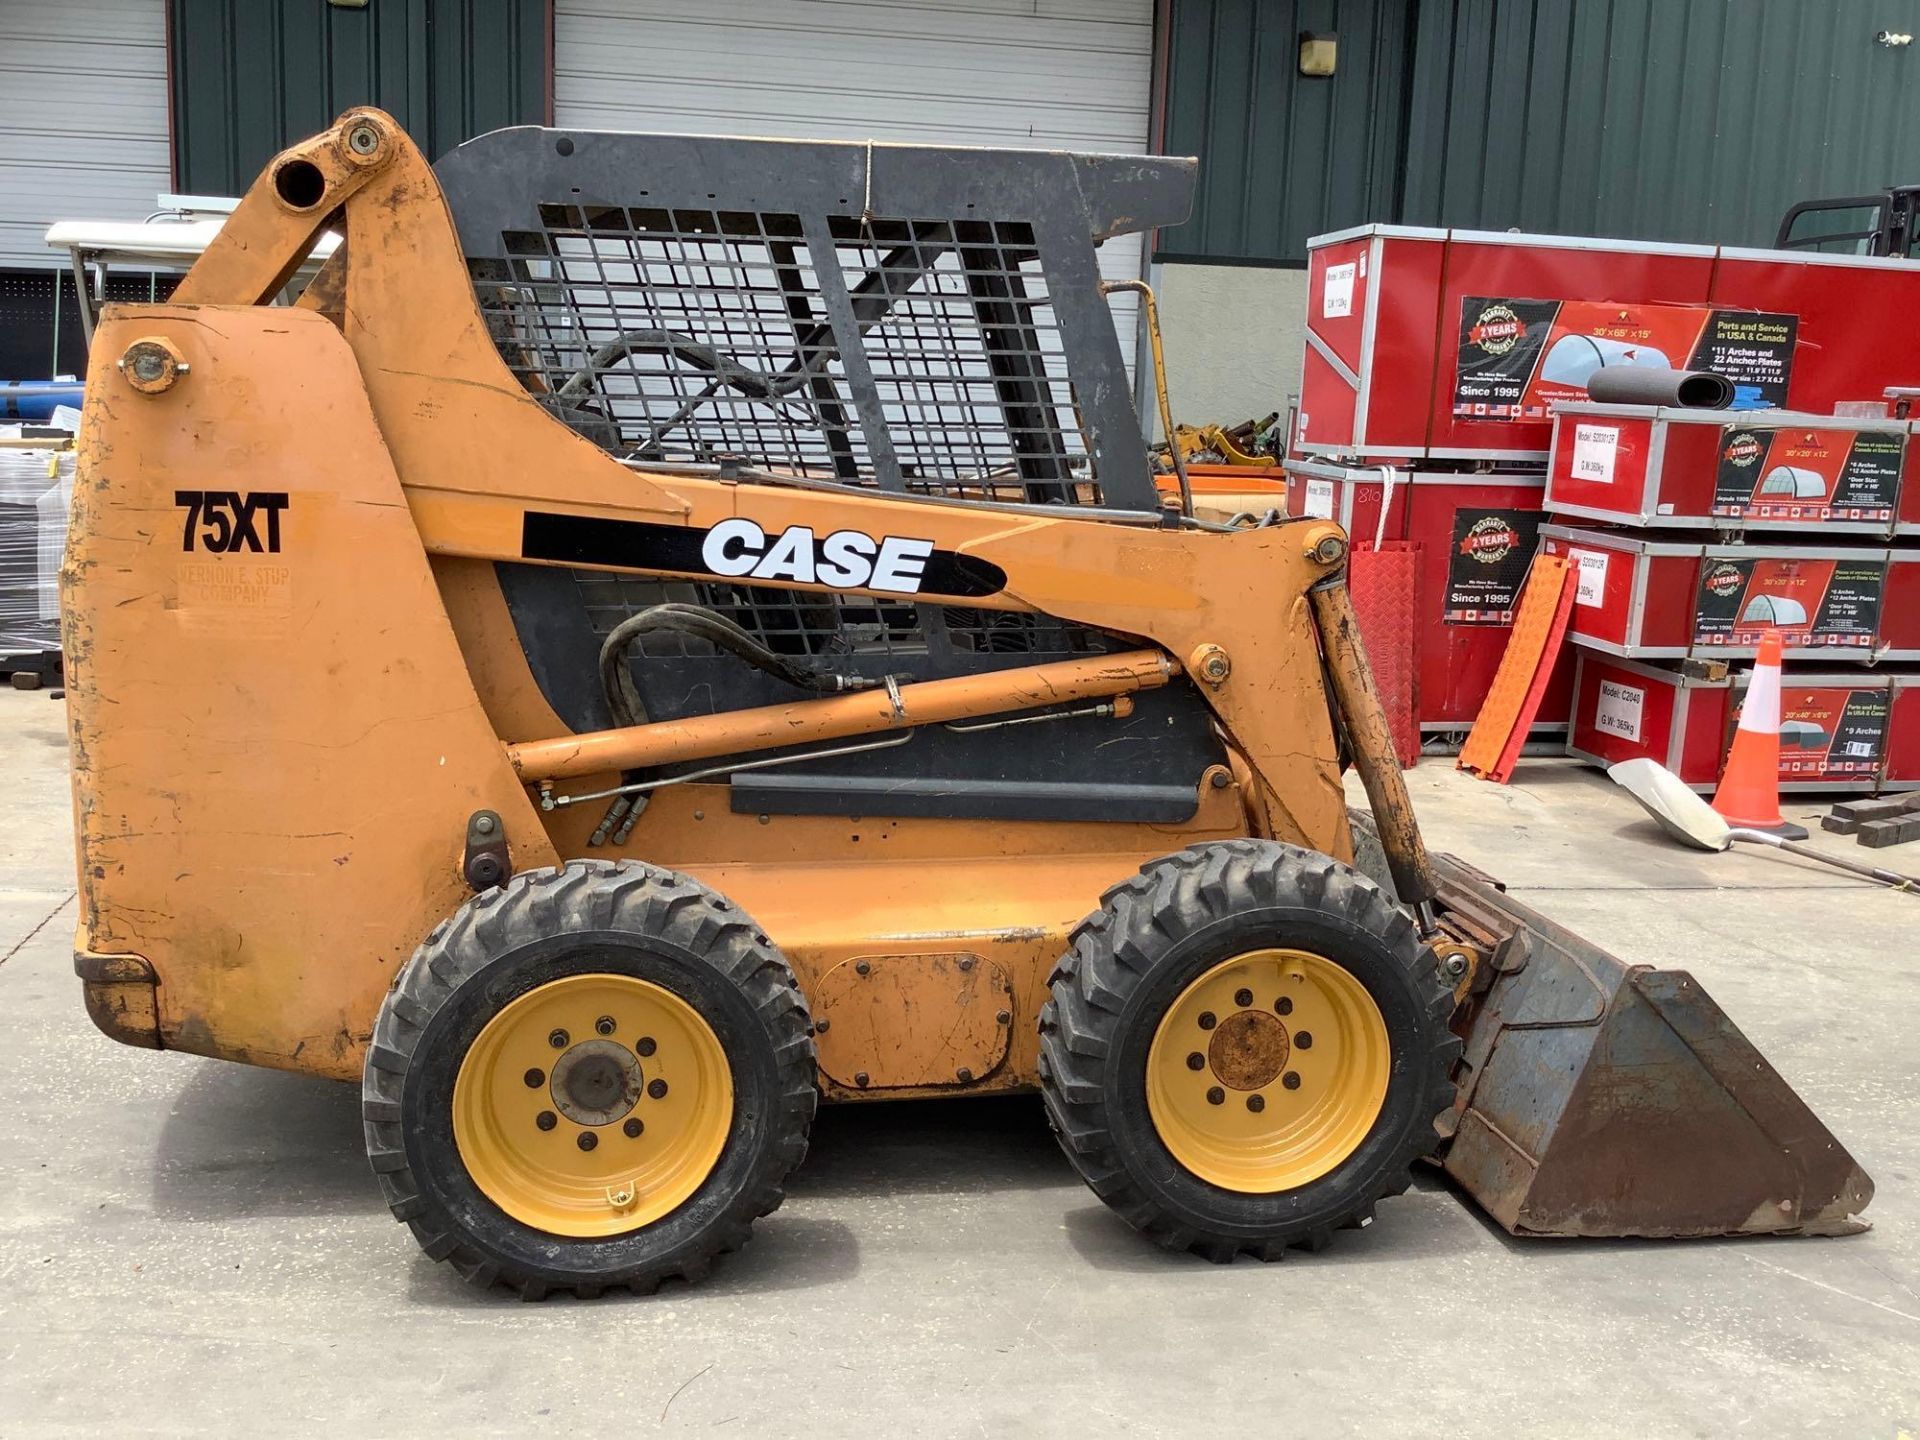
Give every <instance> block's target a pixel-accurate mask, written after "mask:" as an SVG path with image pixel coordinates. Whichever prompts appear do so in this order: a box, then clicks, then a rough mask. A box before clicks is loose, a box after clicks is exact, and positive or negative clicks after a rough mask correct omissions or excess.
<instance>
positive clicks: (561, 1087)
mask: <svg viewBox="0 0 1920 1440" xmlns="http://www.w3.org/2000/svg"><path fill="white" fill-rule="evenodd" d="M645 1087H646V1077H645V1076H644V1075H643V1074H641V1072H640V1061H639V1059H638V1057H636V1056H635V1055H634V1053H633V1052H632V1051H631V1050H628V1049H627V1048H626V1047H624V1046H622V1045H616V1044H615V1043H614V1042H613V1041H611V1040H583V1041H581V1042H580V1043H579V1044H578V1045H575V1046H574V1047H573V1048H572V1049H570V1050H568V1051H567V1052H566V1054H564V1055H562V1056H561V1057H560V1058H559V1059H558V1060H556V1061H555V1062H554V1065H553V1084H552V1087H551V1088H552V1093H553V1104H554V1108H555V1109H556V1110H558V1111H559V1112H560V1113H561V1114H562V1115H564V1116H566V1117H567V1119H569V1120H571V1121H573V1122H574V1123H575V1124H576V1125H611V1124H613V1122H614V1121H616V1120H619V1119H621V1118H623V1117H624V1116H625V1115H626V1114H627V1112H628V1111H630V1110H632V1109H633V1107H634V1106H635V1105H636V1104H637V1103H638V1102H639V1099H640V1094H641V1092H642V1090H644V1089H645Z"/></svg>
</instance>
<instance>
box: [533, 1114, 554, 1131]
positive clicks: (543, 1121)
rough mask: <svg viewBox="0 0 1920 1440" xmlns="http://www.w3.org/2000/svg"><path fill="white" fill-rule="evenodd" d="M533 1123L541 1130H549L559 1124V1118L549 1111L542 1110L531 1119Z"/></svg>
mask: <svg viewBox="0 0 1920 1440" xmlns="http://www.w3.org/2000/svg"><path fill="white" fill-rule="evenodd" d="M533 1123H534V1124H536V1125H538V1126H539V1127H540V1128H541V1129H542V1130H551V1129H553V1127H554V1126H556V1125H558V1124H559V1123H560V1117H559V1116H558V1115H556V1114H554V1113H553V1111H551V1110H542V1111H541V1112H540V1113H539V1114H538V1115H536V1116H534V1117H533Z"/></svg>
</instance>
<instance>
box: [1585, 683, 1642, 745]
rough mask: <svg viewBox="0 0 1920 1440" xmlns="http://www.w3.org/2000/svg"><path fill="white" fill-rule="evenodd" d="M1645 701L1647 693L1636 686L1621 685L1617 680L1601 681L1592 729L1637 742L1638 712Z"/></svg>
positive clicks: (1638, 732) (1638, 730)
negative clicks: (1598, 701)
mask: <svg viewBox="0 0 1920 1440" xmlns="http://www.w3.org/2000/svg"><path fill="white" fill-rule="evenodd" d="M1646 699H1647V692H1646V691H1645V690H1643V689H1641V688H1639V687H1638V686H1635V685H1623V684H1621V683H1620V682H1619V681H1617V680H1602V681H1601V682H1600V703H1599V704H1598V705H1596V706H1595V707H1594V711H1593V728H1594V729H1596V730H1602V731H1605V732H1606V733H1607V734H1609V735H1618V736H1619V737H1620V738H1621V739H1622V740H1638V739H1639V738H1640V711H1641V708H1642V707H1643V706H1644V705H1645V704H1646Z"/></svg>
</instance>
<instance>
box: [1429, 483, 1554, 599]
mask: <svg viewBox="0 0 1920 1440" xmlns="http://www.w3.org/2000/svg"><path fill="white" fill-rule="evenodd" d="M1545 518H1546V516H1545V513H1544V512H1542V511H1539V510H1456V511H1454V512H1453V548H1452V549H1451V550H1450V551H1448V552H1447V598H1446V603H1445V604H1444V605H1443V606H1442V607H1441V615H1440V618H1441V619H1442V620H1444V621H1446V623H1447V624H1449V625H1511V624H1513V612H1514V608H1515V607H1516V606H1517V605H1518V604H1519V603H1520V587H1521V586H1522V585H1524V584H1526V581H1527V567H1528V566H1530V565H1531V564H1533V552H1534V551H1535V550H1536V549H1537V548H1538V546H1539V535H1540V522H1541V521H1542V520H1544V519H1545Z"/></svg>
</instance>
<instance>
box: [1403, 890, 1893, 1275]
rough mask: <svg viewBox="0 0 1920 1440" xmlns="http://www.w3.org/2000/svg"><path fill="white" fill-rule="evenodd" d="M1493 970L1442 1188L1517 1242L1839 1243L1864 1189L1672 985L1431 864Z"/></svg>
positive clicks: (1813, 1120) (1470, 1047) (1479, 999)
mask: <svg viewBox="0 0 1920 1440" xmlns="http://www.w3.org/2000/svg"><path fill="white" fill-rule="evenodd" d="M1434 868H1435V872H1436V878H1437V879H1438V881H1439V891H1440V902H1441V906H1442V912H1443V914H1445V915H1446V916H1447V919H1448V921H1449V922H1450V923H1449V925H1448V928H1449V929H1454V928H1456V927H1461V928H1464V929H1465V930H1468V931H1470V932H1472V933H1473V935H1474V938H1475V939H1476V941H1477V942H1478V943H1480V944H1481V945H1483V946H1490V952H1489V951H1488V950H1485V949H1483V951H1482V953H1483V954H1484V953H1490V954H1491V960H1490V963H1488V964H1486V965H1483V966H1482V967H1481V968H1480V972H1479V974H1478V975H1477V976H1476V977H1475V980H1474V984H1473V992H1472V993H1471V994H1469V995H1468V996H1467V997H1466V999H1465V1002H1464V1003H1463V1004H1462V1006H1461V1007H1460V1009H1459V1010H1458V1011H1457V1012H1456V1014H1455V1020H1454V1029H1455V1030H1456V1032H1458V1033H1459V1034H1460V1035H1461V1036H1462V1038H1463V1039H1464V1041H1465V1053H1464V1054H1463V1056H1462V1059H1461V1069H1460V1071H1459V1072H1458V1077H1457V1083H1458V1093H1457V1097H1456V1101H1455V1105H1454V1109H1453V1110H1452V1112H1451V1113H1450V1114H1448V1115H1447V1116H1445V1117H1443V1120H1442V1128H1443V1129H1445V1130H1447V1131H1448V1132H1449V1136H1450V1138H1449V1139H1448V1141H1447V1142H1446V1144H1445V1147H1444V1149H1443V1150H1442V1152H1441V1164H1442V1165H1443V1166H1444V1167H1445V1169H1446V1172H1447V1173H1448V1174H1449V1175H1451V1176H1452V1177H1453V1178H1454V1179H1455V1180H1457V1181H1458V1182H1459V1183H1460V1184H1461V1185H1462V1186H1464V1187H1465V1188H1466V1189H1467V1191H1468V1192H1469V1193H1470V1194H1472V1196H1473V1197H1474V1199H1475V1200H1477V1201H1478V1202H1479V1203H1480V1205H1481V1206H1483V1207H1484V1208H1485V1209H1486V1211H1487V1213H1488V1214H1489V1215H1491V1216H1492V1217H1493V1218H1494V1219H1495V1220H1497V1221H1499V1222H1500V1224H1501V1225H1503V1226H1505V1227H1506V1228H1507V1229H1508V1230H1510V1231H1512V1232H1513V1233H1514V1234H1516V1235H1639V1236H1676V1237H1677V1236H1702V1235H1792V1234H1804V1235H1845V1234H1851V1233H1854V1232H1856V1231H1859V1230H1864V1229H1866V1228H1867V1225H1866V1222H1864V1221H1862V1220H1860V1219H1859V1218H1857V1217H1858V1216H1859V1213H1860V1212H1861V1211H1862V1210H1863V1209H1865V1208H1866V1205H1867V1202H1868V1201H1869V1200H1870V1199H1872V1197H1873V1181H1872V1180H1870V1179H1869V1178H1868V1177H1867V1175H1866V1173H1865V1172H1864V1171H1863V1170H1862V1169H1861V1168H1860V1166H1859V1165H1858V1164H1856V1163H1855V1161H1854V1159H1853V1157H1852V1156H1851V1155H1849V1154H1848V1153H1847V1151H1846V1149H1845V1147H1844V1146H1842V1145H1841V1144H1840V1142H1839V1141H1838V1140H1836V1139H1835V1138H1834V1137H1833V1134H1832V1132H1831V1131H1829V1130H1828V1129H1827V1127H1826V1126H1825V1125H1823V1124H1822V1123H1821V1122H1820V1119H1819V1117H1817V1116H1816V1115H1815V1114H1814V1113H1813V1111H1812V1110H1810V1109H1809V1108H1808V1107H1807V1105H1806V1103H1805V1102H1804V1101H1803V1100H1801V1099H1800V1097H1799V1096H1798V1095H1796V1094H1794V1092H1793V1089H1792V1087H1790V1086H1789V1085H1788V1084H1787V1082H1786V1081H1785V1080H1783V1079H1782V1078H1781V1077H1780V1075H1779V1073H1778V1072H1777V1071H1775V1070H1774V1068H1773V1067H1772V1066H1771V1065H1769V1064H1768V1063H1767V1062H1766V1060H1765V1058H1764V1057H1762V1056H1761V1054H1760V1052H1759V1051H1758V1050H1756V1049H1755V1048H1754V1047H1753V1045H1752V1043H1751V1042H1750V1041H1749V1040H1748V1039H1747V1038H1746V1036H1744V1035H1742V1034H1741V1033H1740V1031H1739V1029H1738V1027H1736V1026H1735V1025H1734V1023H1733V1022H1732V1021H1731V1020H1729V1019H1728V1018H1727V1016H1726V1014H1725V1012H1723V1011H1722V1010H1721V1009H1720V1007H1719V1006H1718V1005H1716V1004H1714V1002H1713V999H1712V997H1711V996H1709V995H1708V994H1707V992H1706V991H1705V990H1704V989H1702V988H1701V986H1700V983H1699V982H1698V981H1697V980H1695V979H1694V978H1693V977H1692V976H1691V975H1689V974H1688V973H1687V972H1686V971H1684V970H1661V969H1656V968H1654V967H1653V966H1650V965H1629V964H1627V963H1626V962H1624V961H1622V960H1620V959H1618V958H1616V957H1615V956H1613V955H1609V954H1608V953H1607V952H1606V951H1604V950H1601V949H1600V948H1598V947H1597V946H1594V945H1592V944H1589V943H1588V942H1586V941H1585V940H1582V939H1581V938H1580V937H1579V936H1577V935H1575V934H1573V933H1572V932H1571V931H1568V930H1565V929H1563V928H1562V927H1560V926H1558V925H1555V924H1554V923H1553V922H1552V921H1550V920H1548V919H1546V918H1545V917H1544V916H1541V915H1539V914H1537V913H1536V912H1535V911H1533V910H1531V909H1529V908H1528V907H1527V906H1525V905H1522V904H1520V903H1519V902H1518V901H1516V900H1514V899H1512V898H1511V897H1509V896H1508V895H1506V894H1504V893H1503V892H1502V891H1501V890H1500V889H1499V888H1498V886H1497V885H1496V884H1495V883H1494V882H1493V881H1492V880H1490V879H1488V877H1486V876H1484V875H1482V874H1480V873H1479V872H1478V871H1476V870H1474V869H1473V867H1471V866H1469V865H1467V864H1465V863H1464V862H1462V861H1460V860H1458V859H1456V858H1455V857H1453V856H1450V855H1440V856H1436V857H1434Z"/></svg>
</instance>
